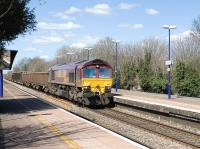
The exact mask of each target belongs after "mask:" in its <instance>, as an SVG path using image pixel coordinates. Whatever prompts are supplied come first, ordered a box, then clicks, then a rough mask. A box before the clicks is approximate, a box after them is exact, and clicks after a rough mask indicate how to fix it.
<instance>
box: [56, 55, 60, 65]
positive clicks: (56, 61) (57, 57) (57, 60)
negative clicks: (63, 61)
mask: <svg viewBox="0 0 200 149" xmlns="http://www.w3.org/2000/svg"><path fill="white" fill-rule="evenodd" d="M60 57H61V56H56V63H57V64H58V58H60Z"/></svg>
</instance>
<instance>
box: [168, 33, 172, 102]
mask: <svg viewBox="0 0 200 149" xmlns="http://www.w3.org/2000/svg"><path fill="white" fill-rule="evenodd" d="M170 50H171V49H170V29H169V51H168V52H169V61H171V51H170ZM168 69H169V70H168V99H171V64H170V65H169V66H168Z"/></svg>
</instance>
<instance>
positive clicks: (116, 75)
mask: <svg viewBox="0 0 200 149" xmlns="http://www.w3.org/2000/svg"><path fill="white" fill-rule="evenodd" d="M112 42H113V43H114V44H115V92H117V91H118V61H117V60H118V49H117V45H118V43H120V41H119V40H113V41H112Z"/></svg>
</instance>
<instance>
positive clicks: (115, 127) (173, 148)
mask: <svg viewBox="0 0 200 149" xmlns="http://www.w3.org/2000/svg"><path fill="white" fill-rule="evenodd" d="M7 82H8V81H7ZM8 83H10V84H12V85H14V86H16V87H17V88H20V89H22V90H24V91H26V92H28V93H30V94H33V95H35V96H37V97H39V98H41V100H45V101H47V102H50V103H53V104H56V105H57V106H60V107H62V108H64V109H66V110H67V111H70V112H72V113H75V114H77V115H79V116H81V117H84V118H86V119H88V120H90V121H92V122H94V123H96V124H98V125H101V126H103V127H105V128H107V129H110V130H112V131H114V132H117V133H119V134H121V135H123V136H125V137H127V138H129V139H131V140H133V141H135V142H139V143H141V144H145V145H147V146H149V147H151V148H155V149H180V148H181V149H189V148H190V147H186V146H183V145H182V144H178V143H176V142H173V141H171V140H169V139H166V138H163V137H160V136H158V135H155V134H151V133H149V132H148V131H144V130H143V129H140V128H137V127H134V126H131V125H128V124H124V123H121V122H119V121H116V120H113V119H111V118H108V117H105V116H102V115H100V114H98V113H96V112H93V111H92V109H86V108H80V107H78V106H76V105H73V104H70V103H66V104H64V103H63V102H57V101H55V98H54V97H49V96H47V95H45V94H44V93H41V92H38V91H35V90H33V89H29V88H27V87H24V86H21V85H18V84H15V83H12V82H8Z"/></svg>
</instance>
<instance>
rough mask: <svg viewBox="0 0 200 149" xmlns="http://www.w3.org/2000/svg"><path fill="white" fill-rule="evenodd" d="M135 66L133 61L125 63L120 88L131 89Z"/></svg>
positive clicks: (134, 76) (135, 71)
mask: <svg viewBox="0 0 200 149" xmlns="http://www.w3.org/2000/svg"><path fill="white" fill-rule="evenodd" d="M136 74H137V68H136V66H135V64H134V63H131V62H129V63H126V64H125V65H124V66H123V70H122V75H121V78H120V82H121V88H124V89H131V88H133V86H135V83H134V80H135V78H136Z"/></svg>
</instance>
